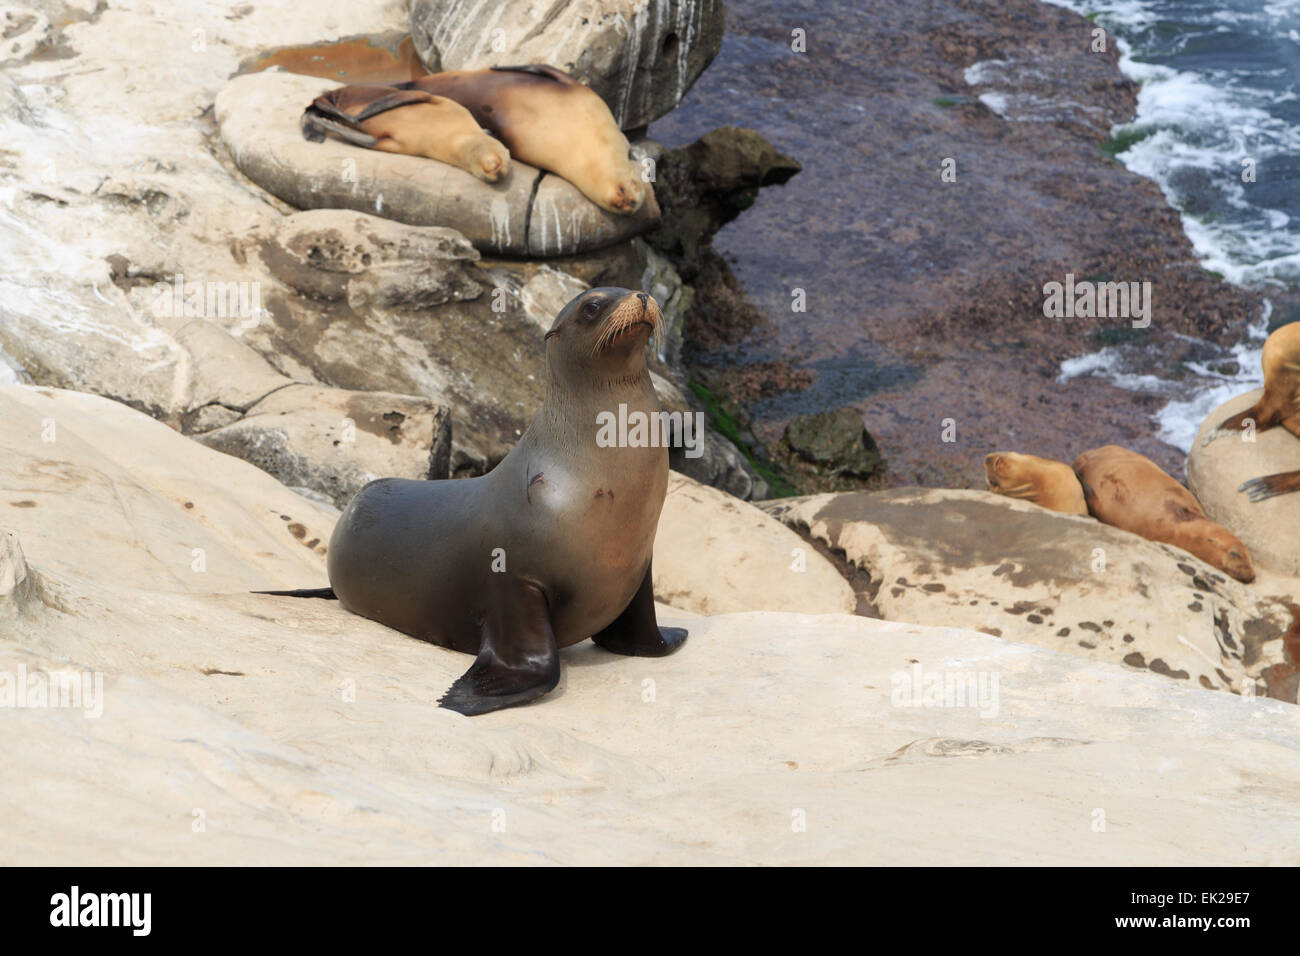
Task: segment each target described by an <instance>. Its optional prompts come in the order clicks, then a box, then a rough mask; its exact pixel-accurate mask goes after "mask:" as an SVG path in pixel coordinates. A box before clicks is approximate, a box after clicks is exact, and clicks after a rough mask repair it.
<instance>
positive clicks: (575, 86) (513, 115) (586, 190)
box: [397, 64, 647, 214]
mask: <svg viewBox="0 0 1300 956" xmlns="http://www.w3.org/2000/svg"><path fill="white" fill-rule="evenodd" d="M397 88H398V89H413V90H423V91H424V92H426V93H433V94H434V95H436V96H445V97H448V98H449V99H453V100H455V101H456V102H457V103H460V104H461V105H462V106H464V107H465V108H466V109H468V110H469V111H470V113H472V114H473V116H474V119H475V120H477V121H478V123H479V124H480V125H481V126H482V127H483V128H484V129H486V130H488V131H490V132H491V133H492V134H493V135H495V136H496V137H497V138H499V139H500V140H501V142H503V143H505V144H506V146H507V147H508V148H509V150H510V155H511V156H513V157H514V158H515V159H517V160H519V161H520V162H521V163H528V164H529V165H531V166H536V167H537V168H538V169H545V170H549V171H550V172H552V173H555V175H557V176H561V177H563V178H564V179H567V180H568V181H569V182H571V183H573V185H575V186H577V187H578V189H579V190H580V191H581V192H582V194H583V195H584V196H586V197H587V198H588V199H590V200H591V201H592V202H594V203H595V204H596V205H598V206H600V207H601V208H602V209H606V210H608V211H609V212H613V213H620V214H631V213H634V212H636V211H637V210H638V209H640V208H641V205H642V203H644V202H645V195H646V189H647V186H646V183H645V181H644V179H643V178H642V175H641V169H640V165H639V164H638V163H637V162H636V160H635V159H634V158H633V157H632V152H631V147H630V146H629V145H628V141H627V137H626V136H624V135H623V131H622V130H620V129H619V128H618V123H617V122H615V120H614V114H613V113H611V112H610V111H609V107H608V106H607V105H606V104H605V101H604V100H603V99H601V98H600V95H599V94H598V93H596V92H594V91H593V90H591V89H590V88H589V87H587V86H585V85H584V84H583V83H581V82H580V81H578V80H577V79H575V78H574V77H572V76H570V75H569V74H568V73H565V72H564V71H563V70H557V69H556V68H555V67H553V66H543V65H540V64H534V65H531V66H494V67H492V69H490V70H451V71H448V72H445V73H434V74H431V75H430V76H424V77H420V78H419V79H418V80H412V81H410V82H409V83H400V84H397Z"/></svg>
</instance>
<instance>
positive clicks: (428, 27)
mask: <svg viewBox="0 0 1300 956" xmlns="http://www.w3.org/2000/svg"><path fill="white" fill-rule="evenodd" d="M476 13H478V8H470V9H468V10H467V9H466V8H465V7H464V6H463V5H462V4H460V3H455V2H451V0H414V2H412V3H411V39H412V40H413V41H414V44H415V49H416V52H417V53H418V54H419V56H420V59H421V61H422V62H423V63H424V66H425V67H426V68H427V69H428V70H429V72H431V73H438V72H441V71H443V70H481V69H486V68H488V67H492V66H509V65H513V64H519V63H547V64H550V65H551V66H556V67H559V68H560V69H562V70H565V71H566V72H569V73H572V74H573V75H574V76H576V77H577V78H578V79H580V80H582V82H584V83H586V84H587V85H588V86H589V87H591V88H592V89H593V90H595V91H596V92H597V93H598V94H600V96H601V97H602V98H603V99H604V100H605V102H606V103H607V104H608V105H609V108H610V111H611V112H612V113H613V114H614V119H615V120H616V121H617V122H618V124H619V125H620V126H621V127H622V128H623V129H627V130H631V129H637V128H641V127H644V126H646V125H647V124H649V123H650V122H651V121H652V120H655V119H658V118H659V117H660V116H663V115H664V114H665V113H667V112H668V111H669V110H671V109H673V108H674V107H675V106H676V105H677V104H678V103H679V102H680V101H681V99H682V97H683V96H684V95H686V91H687V90H689V89H690V88H691V85H692V84H693V83H694V82H695V81H696V79H697V78H698V77H699V75H700V74H701V73H703V72H704V69H705V68H706V67H707V66H708V65H709V63H710V62H711V61H712V60H713V57H714V56H715V55H716V54H717V52H718V48H719V47H720V46H721V45H722V34H723V27H724V14H723V4H722V0H576V2H571V0H566V2H565V3H563V4H551V5H550V7H549V8H548V9H547V10H546V11H545V14H544V15H542V12H541V10H540V9H539V6H538V4H536V3H534V2H533V0H501V2H498V3H497V4H496V5H495V7H494V8H493V10H492V13H491V15H490V16H489V17H488V18H487V19H486V20H485V21H483V22H477V21H475V20H473V19H472V17H473V16H474V15H475V14H476Z"/></svg>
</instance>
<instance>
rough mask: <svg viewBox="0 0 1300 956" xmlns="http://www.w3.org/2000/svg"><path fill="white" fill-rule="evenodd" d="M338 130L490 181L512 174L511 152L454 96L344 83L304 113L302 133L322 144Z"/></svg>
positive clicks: (363, 141)
mask: <svg viewBox="0 0 1300 956" xmlns="http://www.w3.org/2000/svg"><path fill="white" fill-rule="evenodd" d="M326 133H333V134H335V135H336V136H338V137H340V138H341V139H343V140H345V141H346V142H349V143H352V144H354V145H356V146H364V147H366V148H367V149H380V150H383V151H384V152H387V153H405V154H406V155H408V156H427V157H428V158H429V159H436V160H439V161H441V162H444V163H449V164H450V165H452V166H457V167H459V168H461V169H463V170H465V171H466V172H467V173H470V174H472V175H474V176H477V177H478V178H479V179H482V180H484V181H485V182H489V183H495V182H497V181H499V180H500V179H501V178H502V177H503V176H505V175H506V174H507V173H509V172H510V153H509V152H508V151H507V149H506V147H505V146H504V145H502V144H501V143H500V142H498V141H497V140H495V139H493V138H492V137H491V136H490V135H488V134H487V133H485V132H484V131H483V130H482V129H481V128H480V127H479V125H478V123H477V122H475V120H474V117H473V116H471V115H470V112H469V110H467V109H466V108H465V107H463V106H461V105H460V104H459V103H457V102H456V101H455V100H451V99H448V98H447V97H445V96H435V95H433V94H432V93H426V92H424V91H422V90H399V89H396V88H394V87H391V86H341V87H339V88H337V89H334V90H330V91H329V92H328V93H322V94H321V95H320V96H318V97H316V99H315V100H314V101H312V104H311V105H310V106H309V107H307V110H306V111H305V112H304V113H303V117H302V134H303V136H305V137H306V138H307V139H309V140H312V141H314V142H320V141H321V140H323V139H324V138H325V134H326Z"/></svg>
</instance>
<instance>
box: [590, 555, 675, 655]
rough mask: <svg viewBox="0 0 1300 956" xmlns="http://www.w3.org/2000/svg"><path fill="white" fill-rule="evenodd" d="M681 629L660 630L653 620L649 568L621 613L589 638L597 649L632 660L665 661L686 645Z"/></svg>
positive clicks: (651, 585) (654, 619) (652, 589)
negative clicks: (655, 659) (652, 659)
mask: <svg viewBox="0 0 1300 956" xmlns="http://www.w3.org/2000/svg"><path fill="white" fill-rule="evenodd" d="M687 633H688V632H687V630H686V628H684V627H660V626H659V621H658V620H657V619H656V617H655V593H654V582H653V581H652V580H651V575H650V568H649V567H647V568H646V569H645V577H644V578H643V579H642V580H641V586H640V587H639V588H637V591H636V596H635V597H633V598H632V601H631V603H629V604H628V606H627V607H626V608H624V609H623V613H622V614H620V615H619V616H618V617H616V618H614V620H613V621H612V622H611V623H610V624H609V625H608V626H607V627H606V628H605V629H604V630H603V631H601V632H600V633H599V634H596V635H594V636H593V637H592V641H594V642H595V643H596V644H597V645H599V646H600V647H603V648H605V650H607V651H613V652H614V653H615V654H628V655H630V656H633V657H666V656H668V655H669V654H671V653H673V651H676V650H678V649H679V648H680V647H681V646H682V645H683V644H685V643H686V636H687Z"/></svg>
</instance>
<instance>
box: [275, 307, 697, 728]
mask: <svg viewBox="0 0 1300 956" xmlns="http://www.w3.org/2000/svg"><path fill="white" fill-rule="evenodd" d="M661 323H662V319H661V317H660V313H659V306H658V305H657V303H656V302H655V300H654V299H652V298H650V297H649V296H648V295H646V294H644V293H637V292H629V291H628V290H626V289H607V288H598V289H591V290H590V291H587V292H584V293H583V294H582V295H580V296H578V297H577V298H575V299H574V300H573V301H571V302H570V303H569V304H568V305H566V306H565V307H564V309H563V311H561V312H560V314H559V316H558V317H557V318H556V320H555V323H554V325H553V326H552V327H551V330H550V331H549V332H548V333H547V335H546V375H547V384H546V398H545V401H544V402H543V404H542V407H541V410H540V411H539V412H538V413H537V415H536V416H535V417H534V418H533V420H532V422H531V424H529V426H528V429H527V431H525V432H524V435H523V437H522V438H521V439H520V440H519V443H518V444H517V445H515V447H514V448H513V449H512V450H511V451H510V453H509V454H508V455H506V457H505V459H504V460H502V462H501V463H500V464H499V465H497V466H496V468H494V469H493V470H492V471H490V472H489V473H488V474H486V475H484V476H482V477H481V478H467V479H460V480H446V481H413V480H409V479H398V478H385V479H382V480H380V481H375V482H372V483H370V484H369V485H366V487H364V488H363V489H362V490H361V491H360V492H358V493H357V495H356V497H355V498H353V499H352V501H351V503H350V504H349V505H348V507H347V509H346V510H345V511H344V512H343V515H342V516H341V517H340V518H339V522H338V525H337V526H336V527H335V529H334V535H333V537H332V538H331V539H330V546H329V558H328V569H329V579H330V585H331V587H332V590H333V596H337V597H338V599H339V600H340V601H341V602H342V604H343V606H344V607H345V608H347V609H348V610H350V611H352V612H354V613H356V614H360V615H362V616H364V617H368V618H371V619H372V620H375V621H379V622H380V623H382V624H386V625H388V626H389V627H392V628H396V629H397V630H399V631H403V632H405V633H407V634H410V635H412V636H414V637H418V638H421V639H422V640H426V641H432V642H433V643H435V644H441V645H442V646H444V647H450V648H453V649H455V650H458V651H464V652H466V653H469V654H475V655H477V657H476V659H475V661H474V664H473V666H471V667H470V669H469V670H468V671H466V672H465V674H464V676H462V677H461V678H460V679H458V680H457V681H456V682H455V683H454V684H452V686H451V689H450V690H448V691H447V693H446V695H445V696H443V698H442V700H441V701H440V703H441V704H442V706H444V707H449V708H451V709H452V710H456V711H459V712H460V713H462V714H481V713H486V712H488V711H491V710H499V709H500V708H503V707H510V706H513V705H515V704H522V703H524V702H526V701H530V700H532V699H534V698H535V697H540V696H541V695H542V694H545V693H546V692H547V691H549V690H550V689H551V688H553V687H554V686H555V684H556V682H557V681H558V680H559V676H560V658H559V654H558V649H559V648H561V647H566V646H568V645H570V644H575V643H577V642H578V641H582V640H585V639H586V638H588V637H590V638H592V639H593V640H594V641H595V642H596V643H597V644H599V645H600V646H601V647H604V648H606V649H608V650H611V651H614V652H616V653H619V654H635V655H642V656H649V657H655V656H662V655H665V654H671V653H672V652H673V651H675V650H677V649H678V648H679V647H680V646H681V645H682V642H683V641H684V640H685V639H686V631H685V630H683V629H681V628H661V627H659V626H658V623H657V622H656V620H655V605H654V593H653V590H652V585H651V574H650V558H651V554H652V551H653V547H654V538H655V529H656V527H657V525H658V522H659V512H660V510H661V509H662V508H663V503H664V495H665V492H666V490H667V487H668V451H667V448H665V447H663V446H662V445H659V446H657V447H656V446H652V445H649V444H645V443H639V444H638V445H637V446H633V447H627V445H629V444H630V443H625V445H624V446H622V447H620V446H619V445H618V443H617V442H615V443H610V442H606V441H603V440H602V439H601V438H600V437H599V436H600V434H601V432H600V428H599V427H598V423H599V421H600V420H601V419H602V418H603V417H604V416H605V413H609V414H612V415H616V416H618V418H619V419H620V420H623V419H624V416H626V420H628V421H636V420H637V416H642V418H641V420H646V419H648V418H650V417H652V416H655V415H657V414H658V413H659V412H660V410H661V409H660V405H659V399H658V397H657V396H656V394H655V390H654V387H653V385H652V384H651V382H650V376H649V372H648V371H647V369H646V365H645V345H646V342H647V340H648V339H649V337H650V334H651V333H652V332H653V331H655V330H656V329H657V328H658V327H659V326H660V325H661ZM620 406H622V408H620ZM629 434H631V433H630V432H629ZM271 593H277V592H271ZM278 593H291V594H296V595H297V596H303V597H308V596H310V597H329V596H331V594H330V592H329V590H327V589H322V590H319V591H304V592H278Z"/></svg>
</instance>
